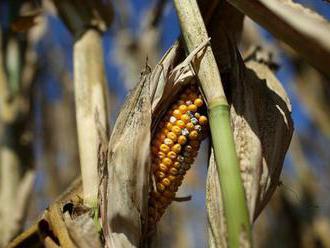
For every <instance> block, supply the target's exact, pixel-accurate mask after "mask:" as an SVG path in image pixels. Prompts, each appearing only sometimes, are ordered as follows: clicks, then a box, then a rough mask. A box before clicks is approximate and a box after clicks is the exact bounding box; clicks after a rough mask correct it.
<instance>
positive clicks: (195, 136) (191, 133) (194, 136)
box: [189, 130, 198, 140]
mask: <svg viewBox="0 0 330 248" xmlns="http://www.w3.org/2000/svg"><path fill="white" fill-rule="evenodd" d="M197 138H198V132H197V131H196V130H193V131H191V132H190V133H189V139H191V140H195V139H197Z"/></svg>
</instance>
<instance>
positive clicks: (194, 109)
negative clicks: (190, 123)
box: [188, 104, 197, 112]
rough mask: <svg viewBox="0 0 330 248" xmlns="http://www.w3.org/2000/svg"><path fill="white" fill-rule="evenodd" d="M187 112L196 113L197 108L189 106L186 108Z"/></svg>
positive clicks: (193, 105)
mask: <svg viewBox="0 0 330 248" xmlns="http://www.w3.org/2000/svg"><path fill="white" fill-rule="evenodd" d="M188 110H189V111H191V112H196V111H197V106H196V105H195V104H190V105H189V106H188Z"/></svg>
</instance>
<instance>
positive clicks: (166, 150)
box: [159, 144, 170, 153]
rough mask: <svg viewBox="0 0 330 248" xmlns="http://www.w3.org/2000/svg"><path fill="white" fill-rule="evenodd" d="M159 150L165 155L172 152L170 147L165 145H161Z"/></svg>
mask: <svg viewBox="0 0 330 248" xmlns="http://www.w3.org/2000/svg"><path fill="white" fill-rule="evenodd" d="M159 149H160V150H161V151H162V152H164V153H168V152H169V151H170V148H169V146H167V145H165V144H161V145H160V147H159Z"/></svg>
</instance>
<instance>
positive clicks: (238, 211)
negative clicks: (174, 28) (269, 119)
mask: <svg viewBox="0 0 330 248" xmlns="http://www.w3.org/2000/svg"><path fill="white" fill-rule="evenodd" d="M174 4H175V8H176V11H177V14H178V17H179V20H180V24H181V29H182V33H183V37H184V40H185V44H186V46H187V49H188V52H191V51H193V50H194V49H195V48H196V47H197V46H198V45H199V44H200V43H202V42H203V41H205V40H206V39H208V35H207V31H206V28H205V25H204V22H203V19H202V16H201V14H200V11H199V8H198V5H197V2H196V0H185V1H182V0H174ZM197 76H198V78H199V81H200V84H201V86H202V89H203V92H204V95H205V97H206V100H207V102H208V112H209V119H210V129H211V135H212V142H213V148H214V152H215V159H216V164H217V169H218V174H219V181H220V185H221V191H222V197H223V204H224V212H225V218H226V225H227V234H228V237H227V241H228V246H229V247H239V245H240V242H241V241H242V238H243V237H245V240H246V241H247V242H249V243H251V240H252V239H251V225H250V222H249V215H248V209H247V204H246V198H245V194H244V188H243V185H242V180H241V175H240V169H239V161H238V158H237V154H236V150H235V143H234V138H233V133H232V128H231V124H230V111H229V109H230V108H229V105H228V103H227V99H226V96H225V93H224V90H223V86H222V82H221V77H220V73H219V69H218V67H217V64H216V61H215V58H214V54H213V52H212V48H211V47H208V48H207V50H206V52H205V54H204V57H203V59H202V61H201V63H200V67H199V70H198V71H197ZM218 231H219V232H220V230H218Z"/></svg>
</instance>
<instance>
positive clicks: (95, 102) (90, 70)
mask: <svg viewBox="0 0 330 248" xmlns="http://www.w3.org/2000/svg"><path fill="white" fill-rule="evenodd" d="M104 75H105V73H104V63H103V49H102V39H101V33H100V32H98V31H96V30H94V29H90V30H88V31H86V32H85V33H84V34H83V35H82V37H81V38H80V39H79V40H77V41H76V42H75V44H74V88H75V103H76V119H77V130H78V143H79V156H80V165H81V173H82V182H83V195H84V203H85V204H86V205H87V206H89V207H96V205H97V196H98V186H99V178H98V169H97V163H98V157H97V156H98V146H99V144H100V137H98V133H97V121H98V122H99V123H100V124H101V125H102V126H103V127H107V112H106V100H105V88H106V83H105V76H104Z"/></svg>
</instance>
